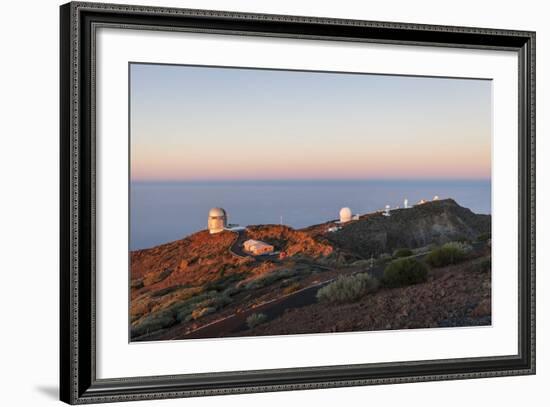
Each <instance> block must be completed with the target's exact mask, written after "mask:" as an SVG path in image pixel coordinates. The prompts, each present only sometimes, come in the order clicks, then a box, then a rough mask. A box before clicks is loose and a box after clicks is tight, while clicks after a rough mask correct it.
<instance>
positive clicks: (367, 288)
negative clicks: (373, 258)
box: [317, 273, 379, 304]
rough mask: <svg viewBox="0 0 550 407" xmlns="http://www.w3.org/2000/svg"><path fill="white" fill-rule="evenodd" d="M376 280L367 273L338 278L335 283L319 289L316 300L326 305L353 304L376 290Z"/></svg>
mask: <svg viewBox="0 0 550 407" xmlns="http://www.w3.org/2000/svg"><path fill="white" fill-rule="evenodd" d="M378 285H379V284H378V280H376V279H375V278H374V277H371V276H370V275H369V274H367V273H361V274H356V275H353V276H346V277H338V279H336V281H334V282H332V283H330V284H329V285H327V286H325V287H323V288H321V289H319V291H317V299H318V300H319V301H321V302H328V303H335V304H338V303H345V302H354V301H357V300H358V299H360V298H361V297H363V296H364V295H365V294H368V293H372V292H375V291H376V290H377V289H378Z"/></svg>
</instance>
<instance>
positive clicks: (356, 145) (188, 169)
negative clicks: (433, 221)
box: [130, 63, 492, 182]
mask: <svg viewBox="0 0 550 407" xmlns="http://www.w3.org/2000/svg"><path fill="white" fill-rule="evenodd" d="M491 87H492V83H491V81H490V80H478V79H450V78H433V77H411V76H390V75H372V74H350V73H329V72H299V71H279V70H259V69H245V68H219V67H199V66H184V65H160V64H135V63H134V64H131V66H130V151H131V168H130V171H131V180H132V181H133V182H136V181H211V180H216V181H218V180H220V181H224V180H227V181H237V180H242V181H246V180H316V179H319V180H332V179H334V180H338V179H489V178H490V176H491V117H492V113H491V98H492V90H491Z"/></svg>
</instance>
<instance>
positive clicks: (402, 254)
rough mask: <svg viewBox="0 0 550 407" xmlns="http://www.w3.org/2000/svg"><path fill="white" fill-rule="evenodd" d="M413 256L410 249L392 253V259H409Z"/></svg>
mask: <svg viewBox="0 0 550 407" xmlns="http://www.w3.org/2000/svg"><path fill="white" fill-rule="evenodd" d="M412 255H413V251H412V250H411V249H397V250H396V251H395V252H394V253H393V257H409V256H412Z"/></svg>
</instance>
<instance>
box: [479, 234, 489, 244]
mask: <svg viewBox="0 0 550 407" xmlns="http://www.w3.org/2000/svg"><path fill="white" fill-rule="evenodd" d="M490 238H491V234H490V233H482V234H481V235H479V236H478V237H477V239H476V240H477V241H478V242H486V241H488V240H489V239H490Z"/></svg>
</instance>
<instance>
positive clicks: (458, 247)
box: [426, 242, 472, 267]
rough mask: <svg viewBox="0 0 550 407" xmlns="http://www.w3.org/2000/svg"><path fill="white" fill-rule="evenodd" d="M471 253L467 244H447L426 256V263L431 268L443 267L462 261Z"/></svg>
mask: <svg viewBox="0 0 550 407" xmlns="http://www.w3.org/2000/svg"><path fill="white" fill-rule="evenodd" d="M471 251H472V246H470V245H469V244H467V243H461V242H449V243H445V244H444V245H443V246H441V247H439V248H436V249H434V250H432V251H431V252H430V254H428V256H427V257H426V262H427V263H428V264H429V265H430V266H432V267H444V266H448V265H450V264H456V263H460V262H461V261H464V260H465V259H466V257H467V256H468V254H470V252H471Z"/></svg>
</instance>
